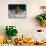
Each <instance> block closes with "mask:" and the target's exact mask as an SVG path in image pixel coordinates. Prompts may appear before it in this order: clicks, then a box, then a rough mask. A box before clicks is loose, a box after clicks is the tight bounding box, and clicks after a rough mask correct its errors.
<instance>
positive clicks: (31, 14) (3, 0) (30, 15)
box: [0, 0, 46, 36]
mask: <svg viewBox="0 0 46 46" xmlns="http://www.w3.org/2000/svg"><path fill="white" fill-rule="evenodd" d="M14 3H15V4H26V5H27V18H26V19H9V18H8V4H14ZM43 5H46V0H0V33H1V34H4V28H5V26H6V25H15V26H16V27H17V29H18V31H19V33H18V35H20V34H24V35H28V36H31V32H32V31H34V32H35V31H36V29H42V27H40V26H39V25H38V23H37V22H36V20H35V16H36V15H37V14H40V13H41V11H40V6H43ZM43 29H44V28H43ZM45 30H46V29H45Z"/></svg>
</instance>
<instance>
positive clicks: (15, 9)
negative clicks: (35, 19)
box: [8, 4, 26, 18]
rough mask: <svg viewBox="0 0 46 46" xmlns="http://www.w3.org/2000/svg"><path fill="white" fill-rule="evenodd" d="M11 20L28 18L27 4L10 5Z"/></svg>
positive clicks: (9, 14)
mask: <svg viewBox="0 0 46 46" xmlns="http://www.w3.org/2000/svg"><path fill="white" fill-rule="evenodd" d="M8 17H9V18H26V4H8Z"/></svg>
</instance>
